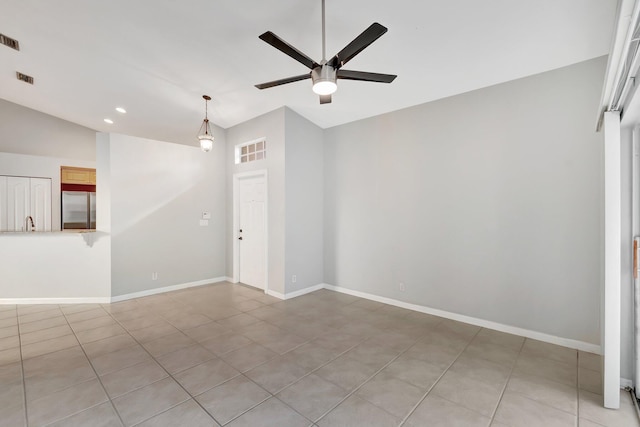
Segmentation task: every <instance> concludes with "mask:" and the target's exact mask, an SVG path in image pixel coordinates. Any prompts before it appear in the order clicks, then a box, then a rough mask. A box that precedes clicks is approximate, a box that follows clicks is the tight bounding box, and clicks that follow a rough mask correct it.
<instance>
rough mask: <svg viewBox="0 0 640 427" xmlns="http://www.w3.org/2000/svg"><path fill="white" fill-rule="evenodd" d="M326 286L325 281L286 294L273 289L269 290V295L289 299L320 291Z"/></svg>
mask: <svg viewBox="0 0 640 427" xmlns="http://www.w3.org/2000/svg"><path fill="white" fill-rule="evenodd" d="M324 288H325V284H324V283H320V284H319V285H314V286H310V287H308V288H304V289H299V290H297V291H294V292H289V293H286V294H283V293H280V292H276V291H272V290H271V289H269V290H267V292H266V293H267V295H271V296H272V297H276V298H278V299H281V300H288V299H291V298H295V297H300V296H302V295H306V294H310V293H311V292H315V291H319V290H320V289H324Z"/></svg>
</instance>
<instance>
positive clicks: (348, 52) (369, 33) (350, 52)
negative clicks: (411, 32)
mask: <svg viewBox="0 0 640 427" xmlns="http://www.w3.org/2000/svg"><path fill="white" fill-rule="evenodd" d="M386 32H387V27H385V26H383V25H380V24H378V23H377V22H374V23H373V24H371V25H370V26H369V28H367V29H366V30H364V31H363V32H362V34H360V35H359V36H358V37H356V38H355V39H353V41H352V42H351V43H349V44H348V45H347V46H346V47H345V48H344V49H342V50H341V51H340V52H338V53H337V54H336V56H334V57H333V58H331V59H330V60H329V63H330V64H331V65H332V66H334V67H336V68H340V67H342V66H343V65H344V64H346V63H347V62H349V61H350V60H351V59H352V58H353V57H354V56H356V55H357V54H359V53H360V52H362V51H363V50H364V49H365V48H366V47H367V46H369V45H370V44H371V43H373V42H374V41H376V40H378V39H379V38H380V36H382V35H383V34H384V33H386Z"/></svg>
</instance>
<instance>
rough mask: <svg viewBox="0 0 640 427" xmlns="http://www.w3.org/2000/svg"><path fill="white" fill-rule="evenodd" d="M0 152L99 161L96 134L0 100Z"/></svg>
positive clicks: (82, 127) (81, 127)
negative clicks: (97, 158)
mask: <svg viewBox="0 0 640 427" xmlns="http://www.w3.org/2000/svg"><path fill="white" fill-rule="evenodd" d="M0 151H2V152H6V153H16V154H31V155H35V156H48V157H58V158H65V159H80V160H91V161H95V160H96V131H94V130H92V129H89V128H86V127H84V126H80V125H77V124H75V123H71V122H68V121H66V120H62V119H59V118H57V117H53V116H50V115H48V114H44V113H41V112H39V111H35V110H32V109H30V108H27V107H22V106H20V105H18V104H14V103H12V102H9V101H5V100H4V99H0Z"/></svg>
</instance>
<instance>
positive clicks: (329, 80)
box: [311, 64, 338, 95]
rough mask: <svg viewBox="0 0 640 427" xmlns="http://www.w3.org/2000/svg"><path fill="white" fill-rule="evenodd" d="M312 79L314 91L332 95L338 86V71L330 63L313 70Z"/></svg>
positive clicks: (319, 93)
mask: <svg viewBox="0 0 640 427" xmlns="http://www.w3.org/2000/svg"><path fill="white" fill-rule="evenodd" d="M311 80H312V81H313V91H314V92H315V93H317V94H318V95H331V94H332V93H334V92H335V91H336V89H337V88H338V85H337V84H336V81H337V71H336V69H335V68H334V67H332V66H331V65H328V64H324V65H322V66H320V67H316V68H314V69H313V70H311Z"/></svg>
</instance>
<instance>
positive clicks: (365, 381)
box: [298, 310, 441, 426]
mask: <svg viewBox="0 0 640 427" xmlns="http://www.w3.org/2000/svg"><path fill="white" fill-rule="evenodd" d="M374 311H375V310H374ZM440 323H441V322H438V323H437V324H436V325H439V324H440ZM433 326H435V325H433ZM393 332H397V331H396V330H393ZM426 334H427V332H424V333H423V334H422V335H420V337H419V338H417V339H416V340H415V342H414V343H413V344H412V345H410V346H409V347H407V348H406V349H404V350H403V351H401V352H400V353H399V354H398V355H397V356H395V357H394V358H392V359H391V360H389V361H388V362H387V363H385V364H384V365H383V366H382V367H381V368H380V369H378V370H377V371H375V372H374V373H373V374H372V375H371V376H369V377H367V378H366V379H365V380H364V381H363V382H362V384H360V385H359V386H357V387H356V388H354V389H353V390H352V391H351V392H349V393H347V395H346V396H345V397H344V398H342V399H341V400H340V401H339V402H338V403H336V404H335V405H333V406H332V407H330V408H329V409H328V410H327V411H325V412H324V413H323V414H322V415H321V416H319V417H318V418H317V420H316V421H315V422H317V421H320V420H321V419H322V418H324V417H325V416H327V414H329V412H331V411H333V410H334V409H335V408H337V407H338V406H340V405H341V404H342V403H343V402H344V401H345V400H347V399H348V398H350V397H351V396H353V395H354V394H355V393H356V392H358V390H360V389H361V388H362V387H363V386H364V385H365V384H367V383H368V382H369V381H371V379H373V378H374V377H375V376H376V375H378V374H379V373H380V372H382V371H383V370H384V369H385V368H386V367H387V366H389V365H390V364H392V363H393V362H395V361H396V360H397V359H398V358H399V357H400V356H402V355H403V354H405V353H406V352H407V351H409V349H411V348H412V347H413V346H414V345H416V344H417V342H418V341H419V340H420V338H422V337H423V336H424V335H426ZM370 338H371V336H368V337H367V338H365V339H364V340H363V341H361V342H359V343H357V344H355V345H353V346H352V347H350V348H348V349H347V350H345V351H344V352H342V353H340V354H339V355H338V356H336V357H335V358H334V359H332V360H330V361H329V362H327V363H325V364H323V365H322V366H320V367H318V368H316V369H314V370H313V371H312V372H310V373H309V374H308V375H311V374H312V373H314V372H315V371H317V370H319V369H321V368H322V367H324V366H326V365H328V364H329V363H331V362H333V361H334V360H336V359H337V358H338V357H340V356H342V355H344V354H346V353H347V352H349V351H351V350H353V349H354V348H355V347H357V346H358V345H360V344H362V343H364V342H366V341H367V340H369V339H370ZM303 378H304V377H303ZM321 378H322V377H321ZM301 379H302V378H301ZM323 379H324V378H323ZM298 381H299V380H298ZM325 381H328V382H330V383H331V384H334V385H336V386H338V387H340V388H342V387H341V386H339V385H338V384H335V383H333V382H332V381H330V380H325ZM365 400H367V399H365ZM367 402H369V401H368V400H367ZM369 403H371V404H372V405H374V406H375V407H376V408H378V409H380V410H382V411H384V412H386V413H388V414H389V415H391V416H393V417H395V418H398V417H396V416H395V415H393V414H391V413H389V412H388V411H387V410H385V409H383V408H381V407H379V406H378V405H376V404H374V403H372V402H369ZM400 425H401V424H398V426H400Z"/></svg>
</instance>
